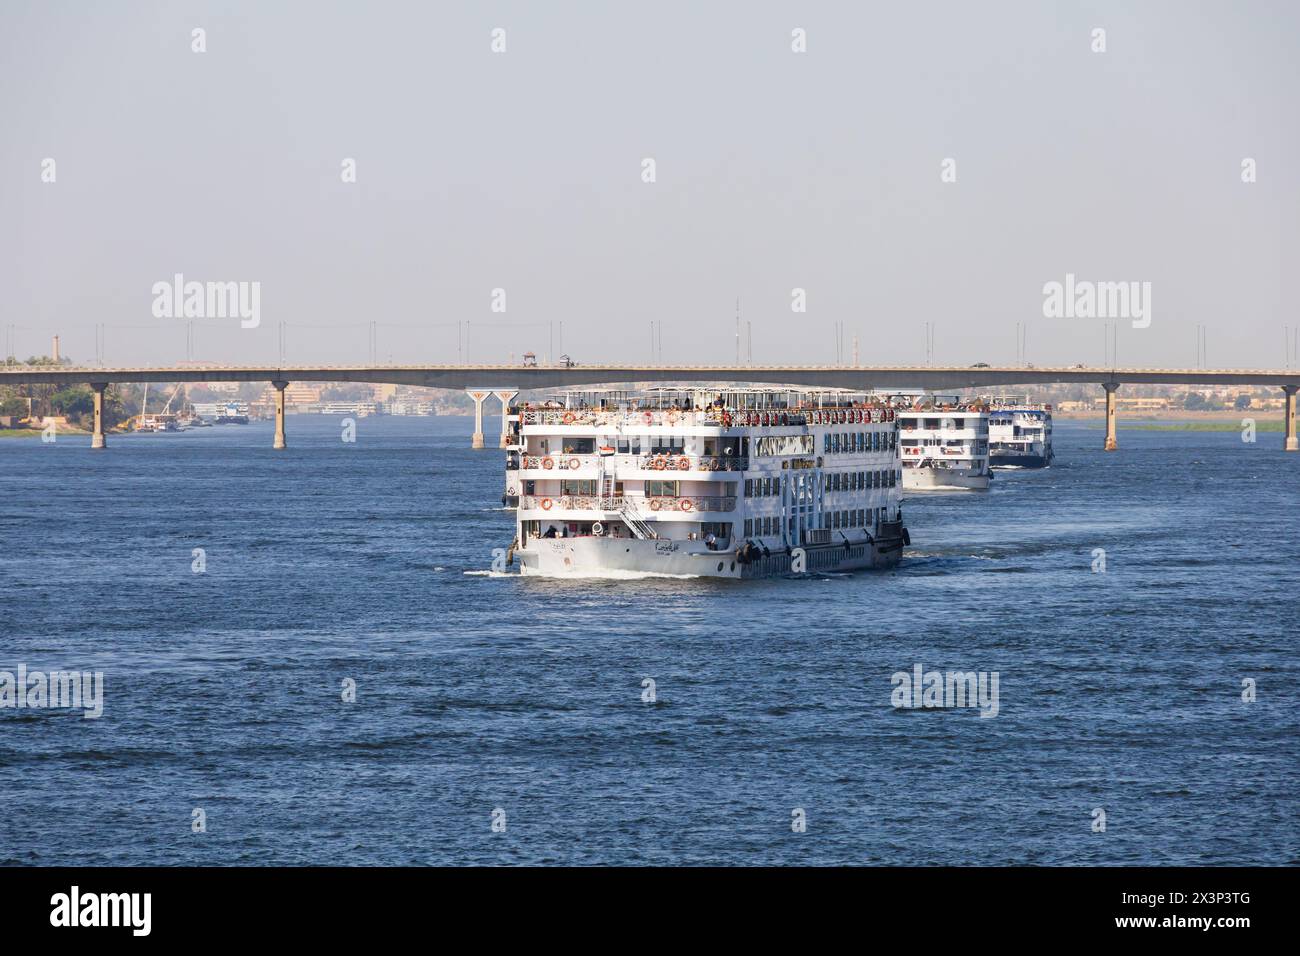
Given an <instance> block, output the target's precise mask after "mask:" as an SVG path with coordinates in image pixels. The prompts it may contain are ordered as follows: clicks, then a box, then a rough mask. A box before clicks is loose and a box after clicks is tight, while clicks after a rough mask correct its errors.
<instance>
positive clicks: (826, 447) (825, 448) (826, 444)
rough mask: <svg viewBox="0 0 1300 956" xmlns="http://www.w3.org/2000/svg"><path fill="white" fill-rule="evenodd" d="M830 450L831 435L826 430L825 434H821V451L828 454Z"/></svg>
mask: <svg viewBox="0 0 1300 956" xmlns="http://www.w3.org/2000/svg"><path fill="white" fill-rule="evenodd" d="M830 451H831V436H830V433H829V432H827V433H826V434H825V435H822V452H823V453H824V454H827V455H829V454H830Z"/></svg>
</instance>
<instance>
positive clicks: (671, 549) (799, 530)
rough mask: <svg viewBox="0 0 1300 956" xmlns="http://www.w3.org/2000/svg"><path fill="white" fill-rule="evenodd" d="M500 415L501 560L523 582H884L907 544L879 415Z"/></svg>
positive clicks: (684, 404) (706, 402)
mask: <svg viewBox="0 0 1300 956" xmlns="http://www.w3.org/2000/svg"><path fill="white" fill-rule="evenodd" d="M512 411H513V413H517V414H516V417H515V419H514V420H513V421H512V422H511V423H510V427H509V430H508V442H509V447H508V449H507V472H506V475H507V488H506V500H507V501H511V500H513V501H516V502H517V510H516V522H515V540H514V543H513V546H512V548H511V552H510V560H511V561H517V562H518V563H519V567H520V570H521V572H522V573H525V574H547V575H565V574H599V573H603V572H628V571H630V572H651V573H664V574H682V575H702V576H706V577H722V578H754V577H767V576H772V575H784V574H790V573H799V572H804V571H809V572H811V571H847V570H855V569H861V568H882V567H890V566H893V565H895V564H897V563H898V560H899V557H900V555H901V553H902V549H903V546H904V545H905V544H908V543H910V539H909V537H908V533H907V531H906V529H905V528H904V525H903V515H902V507H901V499H902V466H901V462H900V458H899V444H898V422H897V416H896V412H895V409H894V408H893V407H891V406H890V405H889V404H888V403H887V402H880V401H876V400H873V399H870V398H868V397H866V396H854V395H848V394H844V393H833V394H829V395H828V394H827V393H825V392H813V391H806V390H800V389H744V390H735V389H731V390H722V391H707V390H691V391H676V392H675V391H670V390H666V389H664V390H660V389H656V390H651V391H647V392H640V393H632V392H622V391H609V392H581V393H568V394H566V395H564V396H563V397H562V398H561V399H557V400H555V401H551V402H544V403H531V404H525V405H522V406H520V407H518V408H517V409H514V410H512Z"/></svg>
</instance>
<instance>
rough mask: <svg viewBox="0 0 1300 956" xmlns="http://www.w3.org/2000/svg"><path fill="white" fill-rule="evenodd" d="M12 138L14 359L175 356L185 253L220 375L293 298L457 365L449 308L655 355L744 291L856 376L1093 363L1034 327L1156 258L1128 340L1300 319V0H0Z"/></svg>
mask: <svg viewBox="0 0 1300 956" xmlns="http://www.w3.org/2000/svg"><path fill="white" fill-rule="evenodd" d="M196 27H198V28H202V29H204V30H205V31H206V52H204V53H195V52H193V51H192V48H191V47H192V43H193V39H192V32H191V31H192V30H194V29H195V28H196ZM1098 27H1100V28H1103V29H1104V30H1105V31H1106V51H1105V52H1104V53H1095V52H1093V51H1092V46H1093V42H1094V41H1093V38H1092V31H1093V29H1094V28H1098ZM494 28H501V29H504V31H505V43H506V51H505V52H504V53H493V52H492V49H491V44H492V31H493V29H494ZM796 28H802V29H804V30H806V31H807V52H805V53H795V52H793V51H792V50H791V44H792V35H791V34H792V30H794V29H796ZM0 127H2V128H3V136H0V281H2V282H3V288H4V290H5V296H4V308H3V315H0V333H2V334H3V337H2V338H0V344H4V343H5V342H7V341H8V336H9V335H10V334H11V331H10V327H11V326H12V327H13V331H12V335H13V336H14V340H15V350H16V352H17V353H18V354H19V355H20V356H21V357H25V356H27V355H29V354H32V353H45V352H47V351H48V350H49V340H50V336H51V334H53V333H56V332H57V333H59V334H60V335H61V336H62V344H63V350H64V352H65V354H70V355H71V356H73V357H74V358H75V359H78V360H91V359H93V358H94V355H95V325H96V323H104V324H105V325H106V327H107V348H106V354H105V358H106V361H107V362H108V364H134V363H144V362H148V363H169V362H173V361H179V360H183V359H185V357H186V347H187V332H186V327H187V323H186V321H185V320H183V319H159V318H155V317H154V315H153V313H152V311H151V309H152V305H153V299H154V296H153V293H152V292H151V287H152V286H153V284H154V283H155V282H158V281H160V280H168V281H170V279H171V278H172V276H173V275H174V274H175V273H178V272H179V273H183V274H184V275H185V277H186V279H188V280H198V281H246V282H253V281H256V282H260V283H261V316H260V318H261V324H260V325H259V326H258V327H257V328H253V329H244V328H241V327H240V323H239V321H238V320H237V319H215V320H205V321H202V322H197V323H195V324H196V325H197V326H198V330H197V331H196V333H195V345H194V357H195V358H198V359H212V360H220V361H225V362H237V363H263V362H273V361H275V360H276V358H277V356H278V354H279V338H280V334H281V333H280V327H281V324H282V323H283V325H284V328H285V331H284V336H285V341H286V346H285V358H286V361H287V362H292V363H300V362H327V363H345V362H364V361H366V360H367V359H368V355H369V335H370V333H369V323H370V322H371V321H375V322H377V323H379V326H378V347H379V355H380V359H381V361H387V360H388V359H389V358H390V357H391V358H392V360H394V361H399V362H454V361H456V360H457V323H458V322H465V321H468V322H469V323H470V328H471V331H470V345H469V358H470V359H471V360H473V361H506V360H507V359H509V358H510V356H511V353H513V354H514V357H515V358H516V359H518V356H519V355H520V354H521V353H522V352H524V351H526V350H529V349H531V350H534V351H537V352H539V353H543V354H544V353H545V352H546V350H547V348H548V341H547V336H548V325H549V324H550V323H555V324H556V325H557V332H558V323H559V322H561V321H562V322H563V323H564V332H563V335H564V338H563V346H564V349H563V350H564V351H566V352H569V353H572V354H573V356H574V357H575V358H577V359H578V360H580V361H593V362H594V361H626V360H630V361H647V360H649V358H650V344H649V343H650V336H649V323H650V321H651V320H661V321H662V322H663V352H664V360H665V361H666V362H670V363H689V362H730V361H732V360H733V358H734V354H735V344H734V310H735V300H736V298H737V296H739V297H740V298H741V300H742V308H743V316H744V318H745V320H747V321H748V322H751V323H752V325H753V329H754V334H753V356H754V361H755V362H756V363H771V362H830V361H832V360H833V359H834V356H835V346H834V328H835V324H836V323H837V322H842V323H844V328H845V333H846V343H847V341H848V340H849V338H850V337H851V336H852V335H854V334H856V335H858V336H859V340H860V345H859V352H860V358H861V361H862V363H863V364H881V363H919V362H922V361H923V360H924V325H925V323H926V322H933V323H934V325H935V339H936V348H935V359H936V361H938V362H954V363H961V364H970V363H973V362H977V361H986V362H992V363H1003V362H1011V361H1012V360H1014V358H1015V355H1016V348H1015V338H1016V325H1017V323H1025V324H1026V325H1027V338H1028V353H1027V357H1028V360H1029V361H1031V362H1034V363H1035V364H1040V365H1041V364H1051V363H1063V364H1072V363H1074V362H1087V363H1089V364H1092V363H1100V361H1101V360H1102V357H1103V331H1102V325H1103V323H1102V321H1101V320H1098V319H1064V318H1062V319H1047V318H1044V316H1043V291H1042V290H1043V285H1044V283H1046V282H1050V281H1053V280H1055V281H1063V280H1064V278H1065V275H1066V274H1067V273H1074V274H1075V275H1076V276H1078V277H1079V278H1080V279H1090V280H1097V281H1146V282H1150V283H1151V286H1152V302H1151V319H1152V321H1151V324H1150V327H1149V328H1145V329H1134V328H1131V327H1130V323H1128V322H1123V323H1121V331H1120V341H1119V361H1120V364H1124V365H1133V364H1142V365H1165V366H1169V365H1177V366H1186V365H1190V364H1192V363H1193V361H1194V358H1195V351H1194V335H1195V331H1194V330H1195V327H1196V325H1197V324H1198V323H1200V324H1204V325H1205V326H1206V327H1207V341H1208V345H1209V359H1210V364H1211V365H1212V366H1270V367H1277V366H1280V365H1282V364H1283V350H1284V332H1283V329H1284V327H1285V326H1288V325H1291V326H1295V325H1300V309H1298V308H1297V307H1296V304H1295V302H1294V299H1293V297H1292V296H1291V295H1290V294H1288V293H1287V291H1286V290H1285V289H1284V286H1283V283H1284V280H1285V279H1287V278H1289V277H1290V276H1292V275H1294V274H1295V271H1296V270H1295V266H1296V263H1297V262H1298V261H1300V238H1298V233H1297V230H1298V228H1300V226H1298V223H1300V4H1295V3H1291V2H1277V3H1263V2H1234V3H1228V2H1222V3H1188V2H1168V3H1158V2H1146V0H1144V2H1123V3H1065V2H1059V3H1050V2H1015V3H1012V2H992V3H982V4H981V3H971V2H940V3H912V2H898V3H889V4H871V3H849V2H844V3H808V2H797V3H796V2H791V3H755V2H727V3H723V2H706V0H697V2H694V3H672V2H662V0H657V2H654V3H619V2H604V3H595V2H593V3H565V2H548V3H541V2H526V3H470V2H464V3H409V4H408V3H391V2H366V3H321V2H303V3H287V2H272V0H267V2H257V3H253V2H224V3H184V2H181V3H176V2H157V3H141V2H129V3H91V2H88V0H87V2H45V0H41V2H36V0H33V2H26V0H4V3H3V4H2V5H0ZM647 157H649V158H653V159H654V160H655V163H656V169H655V173H656V181H655V182H653V183H646V182H643V181H642V160H643V159H645V158H647ZM1246 157H1249V158H1252V159H1254V160H1255V161H1256V164H1257V181H1256V182H1254V183H1250V184H1246V183H1243V182H1242V168H1241V164H1242V160H1243V158H1246ZM47 158H52V159H54V160H55V164H56V165H55V176H56V178H55V181H54V182H53V183H48V182H43V181H42V172H43V165H42V163H43V160H45V159H47ZM347 158H352V159H355V161H356V173H357V176H356V178H357V181H356V182H355V183H345V182H343V181H342V179H341V171H342V163H343V161H344V160H345V159H347ZM945 158H952V159H954V160H955V161H956V173H957V181H956V182H952V183H945V182H942V181H941V177H940V173H941V163H942V162H943V160H944V159H945ZM495 288H503V289H505V290H506V312H505V313H494V312H493V311H492V310H491V305H492V290H493V289H495ZM795 288H802V289H805V290H806V295H807V312H806V313H803V314H796V313H794V312H792V311H791V308H790V304H791V290H792V289H795ZM558 345H559V343H557V348H556V352H557V353H558V351H560V349H559V347H558ZM846 351H847V345H846Z"/></svg>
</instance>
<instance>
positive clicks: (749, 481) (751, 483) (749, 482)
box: [745, 478, 754, 498]
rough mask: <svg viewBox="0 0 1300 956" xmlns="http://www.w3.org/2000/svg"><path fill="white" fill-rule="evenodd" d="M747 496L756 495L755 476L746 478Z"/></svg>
mask: <svg viewBox="0 0 1300 956" xmlns="http://www.w3.org/2000/svg"><path fill="white" fill-rule="evenodd" d="M745 497H746V498H752V497H754V479H753V478H746V479H745Z"/></svg>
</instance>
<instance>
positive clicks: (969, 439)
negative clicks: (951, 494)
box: [898, 404, 993, 492]
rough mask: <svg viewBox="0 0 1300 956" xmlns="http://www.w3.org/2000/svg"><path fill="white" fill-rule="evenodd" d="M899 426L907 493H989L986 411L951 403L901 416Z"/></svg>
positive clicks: (905, 412)
mask: <svg viewBox="0 0 1300 956" xmlns="http://www.w3.org/2000/svg"><path fill="white" fill-rule="evenodd" d="M898 424H899V428H900V429H901V431H900V436H901V438H900V444H901V445H902V449H903V490H904V491H905V492H906V491H953V490H958V489H971V490H977V491H978V490H984V489H987V488H988V486H989V482H990V480H991V479H992V477H993V473H992V471H991V470H990V468H989V413H988V410H987V409H985V408H984V407H982V406H971V405H958V404H950V405H940V406H936V407H934V408H930V409H921V410H913V411H900V412H899V413H898Z"/></svg>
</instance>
